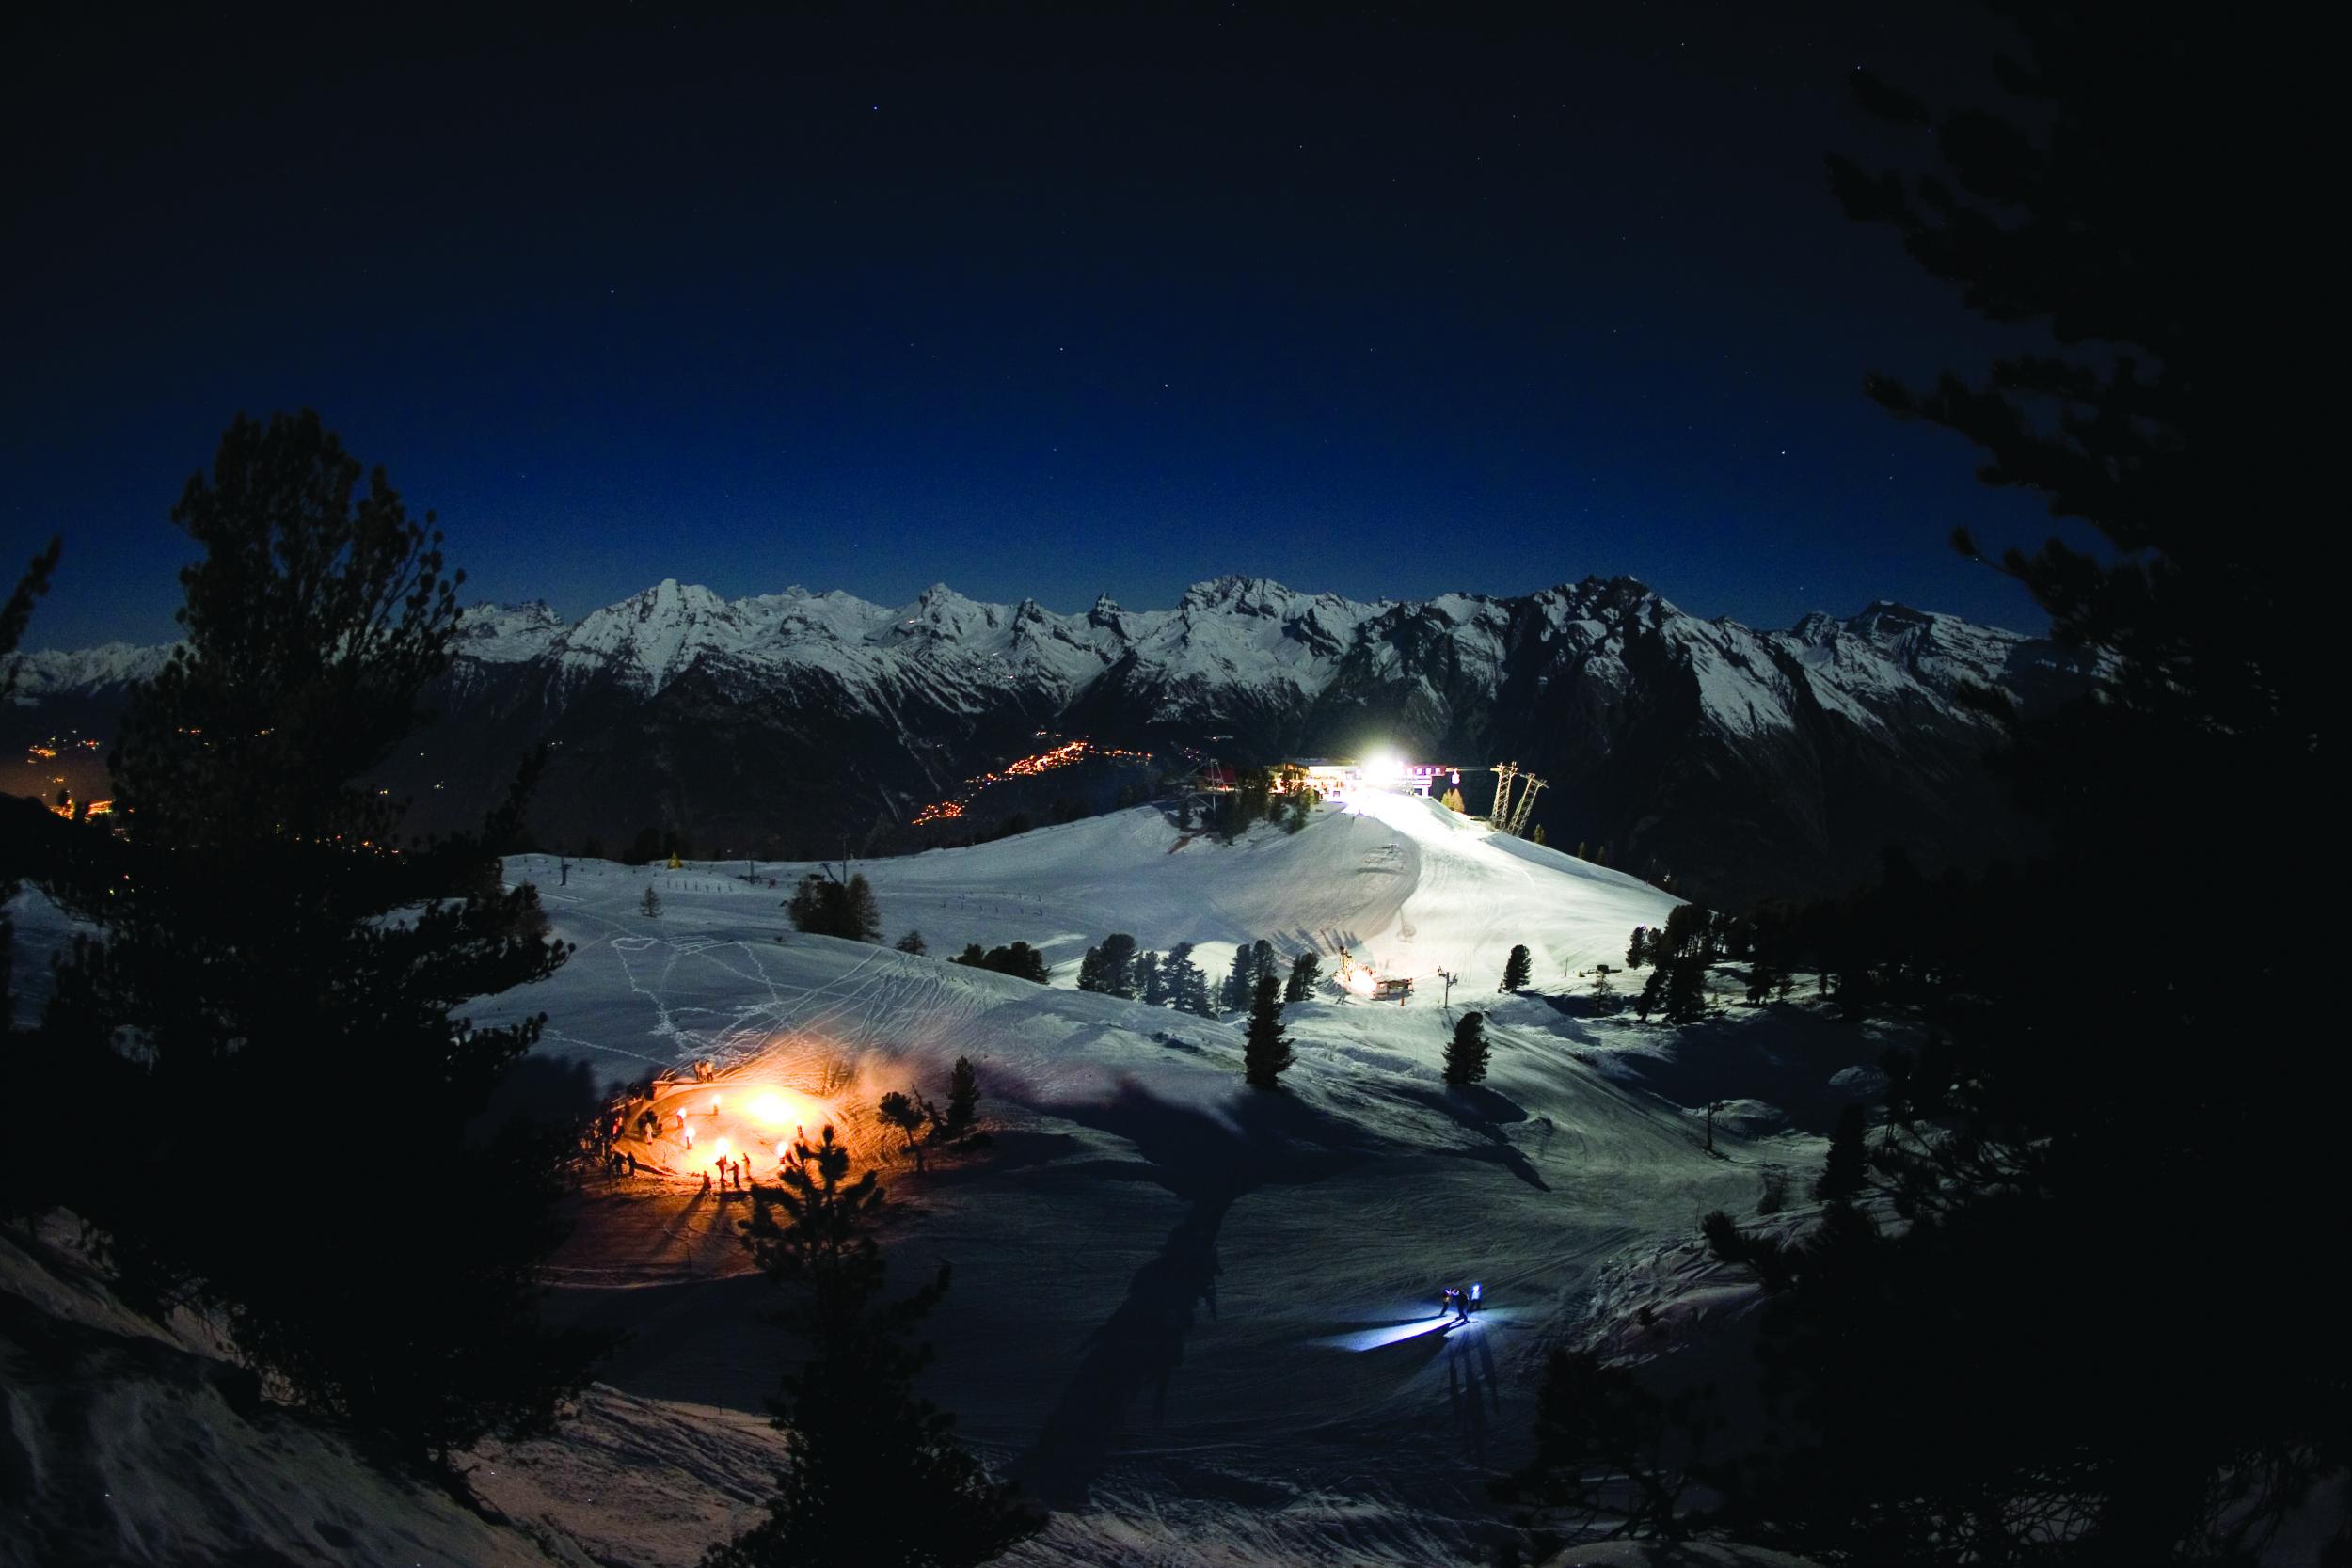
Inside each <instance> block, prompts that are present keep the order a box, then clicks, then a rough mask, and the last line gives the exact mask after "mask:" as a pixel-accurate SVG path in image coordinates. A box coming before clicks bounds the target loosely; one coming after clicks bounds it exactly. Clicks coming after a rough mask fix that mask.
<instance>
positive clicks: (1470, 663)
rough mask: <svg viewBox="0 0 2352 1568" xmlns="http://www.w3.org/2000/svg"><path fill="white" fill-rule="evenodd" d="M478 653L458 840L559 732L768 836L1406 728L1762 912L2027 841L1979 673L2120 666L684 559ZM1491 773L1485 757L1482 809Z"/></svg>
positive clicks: (1311, 750)
mask: <svg viewBox="0 0 2352 1568" xmlns="http://www.w3.org/2000/svg"><path fill="white" fill-rule="evenodd" d="M457 651H458V657H457V659H456V662H455V664H454V666H453V669H452V671H451V673H450V675H449V677H448V679H447V683H446V689H445V690H444V691H443V692H442V693H441V695H440V701H439V706H440V709H441V718H440V720H439V721H438V722H437V725H436V726H435V729H434V730H433V731H432V732H431V733H429V734H428V735H427V736H425V737H423V739H422V740H421V752H420V754H419V755H418V756H416V757H414V758H409V757H406V756H405V755H404V756H403V757H402V758H400V759H398V762H397V765H396V766H395V768H393V769H392V772H393V775H394V778H395V781H396V782H397V783H399V784H403V785H405V786H407V787H409V788H412V789H414V790H415V791H416V792H417V793H418V795H419V797H420V800H421V810H422V812H423V814H424V816H425V818H426V819H427V821H428V823H429V824H430V825H434V826H438V825H441V823H440V822H439V821H434V820H432V819H433V817H434V816H435V814H439V815H440V816H442V817H443V818H446V819H450V820H453V819H454V818H455V817H456V816H462V815H468V814H472V813H475V812H478V811H479V810H480V809H481V808H482V806H483V805H484V804H485V802H486V801H487V800H490V799H492V798H493V793H494V791H495V790H496V789H497V788H498V787H499V786H500V784H501V782H502V781H503V779H504V778H505V777H506V776H507V775H508V774H509V773H510V772H511V768H512V766H513V763H514V761H515V759H516V756H517V755H518V754H519V752H520V751H521V750H522V748H523V747H525V746H526V745H528V744H532V743H535V742H538V741H542V740H544V741H548V742H551V743H553V745H554V748H555V750H554V763H553V766H552V767H551V768H550V770H549V773H548V779H547V782H546V784H544V786H543V788H542V792H541V797H540V800H539V805H538V809H537V811H536V812H535V813H534V825H535V826H536V827H537V828H538V829H539V831H540V832H542V833H543V834H544V835H545V836H547V837H548V839H549V840H550V841H551V842H555V843H560V844H566V845H569V844H572V843H575V842H578V841H584V839H585V838H586V837H587V836H588V835H591V834H594V835H596V836H597V837H599V838H601V839H602V840H603V841H604V842H605V843H606V844H607V845H609V846H612V847H620V846H621V845H625V844H626V843H627V842H628V840H629V838H630V837H631V836H632V835H633V834H635V833H636V832H638V831H639V830H640V829H641V828H643V827H644V826H646V825H653V826H655V827H657V828H660V829H661V830H663V831H675V832H679V833H682V834H683V835H685V836H686V837H687V838H688V839H689V840H691V844H692V845H693V846H694V847H696V848H698V849H700V850H702V851H704V852H707V853H718V852H722V851H725V852H732V853H737V854H760V855H793V854H802V855H805V854H811V853H816V852H819V851H823V850H828V849H832V850H837V849H838V847H840V843H841V840H842V838H843V837H844V835H850V836H853V837H856V838H861V839H862V838H865V837H866V835H868V834H869V832H871V831H872V830H873V829H874V828H875V827H876V825H877V824H881V825H883V826H885V827H887V826H890V825H894V824H899V823H903V822H905V821H906V820H907V819H908V818H910V817H911V816H913V815H914V813H916V812H917V811H918V810H919V809H920V808H921V807H922V806H923V805H924V804H925V803H927V802H929V801H930V800H937V799H940V798H942V797H943V796H945V795H947V794H950V793H952V792H954V791H955V790H956V789H957V788H958V787H959V786H960V784H961V781H962V780H963V779H965V778H966V777H967V776H969V775H972V774H975V773H978V772H981V771H983V770H985V769H988V768H993V767H996V766H998V765H999V764H1001V763H1003V762H1004V761H1006V760H1007V759H1009V758H1010V757H1013V756H1017V755H1020V754H1022V753H1025V752H1030V751H1033V750H1036V749H1037V748H1036V736H1038V734H1039V732H1040V731H1045V732H1050V733H1058V734H1063V735H1069V736H1080V735H1084V736H1091V737H1093V738H1095V739H1096V740H1098V741H1101V742H1104V743H1106V744H1114V745H1120V746H1128V747H1134V748H1138V749H1151V750H1154V751H1156V752H1160V753H1161V754H1162V756H1163V757H1164V758H1166V759H1169V760H1172V752H1173V750H1174V749H1175V748H1179V747H1191V748H1194V749H1196V750H1202V751H1210V752H1216V754H1217V755H1219V756H1222V757H1227V758H1232V759H1237V760H1242V761H1270V760H1275V759H1279V758H1280V757H1282V756H1286V755H1346V754H1352V753H1356V752H1360V751H1363V750H1365V749H1367V748H1369V747H1372V746H1375V745H1393V746H1395V747H1397V748H1398V749H1400V750H1402V751H1405V752H1409V753H1411V754H1414V755H1416V756H1419V757H1422V758H1424V759H1426V760H1430V761H1438V762H1446V763H1454V764H1458V765H1462V766H1464V767H1466V768H1484V767H1486V765H1488V764H1492V763H1496V762H1502V761H1506V760H1517V761H1518V762H1519V763H1521V764H1522V765H1523V766H1525V767H1527V768H1532V769H1533V770H1534V771H1535V772H1537V773H1538V774H1540V775H1542V776H1544V777H1545V778H1547V779H1549V781H1550V785H1551V787H1550V788H1549V790H1548V791H1547V792H1546V793H1545V794H1544V795H1543V796H1542V797H1541V800H1540V803H1539V806H1538V809H1537V814H1536V816H1537V820H1539V821H1541V822H1543V823H1544V824H1545V826H1546V827H1547V829H1548V830H1549V836H1550V839H1551V842H1553V843H1554V844H1556V845H1561V846H1564V847H1575V846H1576V845H1577V844H1578V843H1580V842H1582V843H1586V844H1588V845H1591V846H1594V847H1599V846H1603V845H1606V846H1607V847H1608V848H1609V852H1610V863H1612V864H1617V865H1625V866H1628V867H1629V868H1632V869H1635V870H1649V871H1651V872H1653V873H1657V874H1664V873H1666V872H1675V873H1678V874H1680V876H1681V878H1682V881H1683V883H1684V885H1688V886H1692V887H1694V888H1696V889H1698V890H1700V891H1703V892H1708V893H1711V894H1713V895H1715V896H1717V897H1721V898H1725V899H1734V900H1736V899H1742V898H1747V897H1753V896H1761V895H1769V894H1773V893H1804V892H1817V891H1821V890H1825V889H1829V888H1835V887H1839V886H1843V885H1846V884H1847V883H1849V882H1851V881H1852V880H1853V879H1856V878H1857V877H1860V876H1863V875H1867V872H1868V870H1869V868H1870V867H1871V866H1872V865H1873V864H1874V863H1875V862H1876V860H1877V858H1878V855H1879V853H1880V851H1881V849H1882V848H1883V846H1884V845H1885V844H1886V843H1888V842H1899V843H1902V844H1905V845H1906V846H1908V847H1912V848H1913V849H1915V851H1917V852H1919V853H1920V854H1921V855H1922V856H1923V857H1924V858H1926V859H1928V860H1930V861H1931V862H1948V861H1953V860H1967V859H1974V858H1977V857H1979V856H1981V855H1983V854H1985V853H1988V852H1993V851H1995V850H1999V849H2002V848H2005V847H2010V845H2011V844H2012V843H2013V842H2014V833H2015V832H2016V824H2015V823H2014V821H2013V819H2011V818H2010V816H2009V815H2008V814H2007V812H2006V809H2005V808H2004V807H2003V805H2002V804H2001V798H2000V794H1999V791H1998V789H1997V788H1996V787H1995V786H1994V784H1993V783H1992V781H1991V779H1990V777H1989V775H1988V774H1987V772H1986V770H1985V768H1983V766H1982V758H1983V755H1984V753H1985V752H1986V750H1987V749H1988V748H1989V747H1990V746H1991V745H1992V744H1993V743H1994V740H1995V738H1996V731H1995V729H1994V725H1993V723H1992V721H1990V720H1988V719H1987V718H1986V717H1985V715H1984V714H1983V712H1982V711H1981V709H1980V708H1979V706H1976V705H1972V704H1970V703H1969V702H1968V701H1967V700H1966V699H1965V697H1964V692H1965V691H1966V689H1968V688H1969V687H1971V686H1980V687H1990V688H1994V689H2000V690H2003V691H2006V692H2007V693H2008V694H2010V696H2011V697H2013V698H2014V699H2016V700H2018V701H2019V702H2021V703H2022V704H2024V705H2026V706H2027V707H2028V708H2031V707H2034V706H2037V705H2041V704H2042V703H2045V702H2048V701H2050V700H2053V699H2054V698H2056V697H2058V696H2062V695H2064V694H2067V693H2070V692H2072V691H2074V690H2078V689H2080V688H2081V686H2082V685H2083V683H2084V680H2085V678H2086V677H2085V674H2084V670H2085V664H2084V661H2083V659H2082V658H2081V657H2079V656H2076V655H2074V654H2071V653H2068V652H2066V651H2064V650H2061V649H2059V648H2058V647H2056V646H2055V645H2053V644H2051V643H2049V642H2046V641H2039V640H2035V639H2029V638H2025V637H2020V636H2018V635H2016V634H2014V633H2011V632H2007V631H2001V630H1998V629H1995V628H1992V627H1987V626H1977V625H1974V624H1971V623H1968V622H1965V621H1961V620H1958V619H1956V618H1954V617H1951V616H1947V615H1936V614H1929V613H1923V612H1920V611H1917V610H1909V609H1906V608H1904V607H1902V606H1900V605H1896V604H1891V603H1879V604H1874V605H1872V606H1870V607H1869V608H1867V610H1863V611H1862V612H1861V613H1860V614H1858V615H1854V616H1851V617H1849V618H1845V619H1838V618H1836V617H1832V616H1828V615H1822V614H1815V615H1809V616H1807V617H1806V618H1805V619H1804V620H1803V621H1801V622H1799V623H1798V624H1797V625H1796V626H1792V627H1789V628H1788V629H1787V630H1782V631H1757V630H1754V629H1751V628H1750V627H1747V626H1740V625H1739V624H1738V623H1735V622H1731V621H1725V620H1704V619H1701V618H1698V617H1696V616H1692V615H1689V614H1686V613H1684V612H1683V611H1682V610H1677V608H1676V607H1675V606H1674V605H1673V604H1671V603H1669V602H1668V601H1666V600H1665V599H1663V598H1661V597H1660V596H1659V595H1658V594H1655V593H1653V592H1651V591H1650V590H1649V589H1648V588H1646V587H1645V586H1644V585H1642V584H1641V583H1638V582H1635V581H1632V580H1631V579H1629V578H1614V579H1609V580H1603V579H1600V578H1586V579H1585V580H1584V581H1582V582H1579V583H1575V584H1571V585H1565V586H1562V587H1556V588H1548V589H1544V590H1541V591H1539V592H1536V593H1533V594H1521V595H1517V596H1510V597H1494V596H1488V595H1484V594H1444V595H1441V596H1438V597H1436V598H1431V599H1424V600H1417V601H1400V600H1382V601H1379V602H1376V603H1369V604H1367V603H1360V602H1357V601H1353V600H1348V599H1343V598H1340V597H1338V596H1336V595H1333V594H1303V593H1299V592H1296V591H1294V590H1292V589H1289V588H1285V587H1283V586H1282V585H1280V584H1279V583H1275V582H1270V581H1267V580H1264V579H1263V578H1242V577H1226V578H1216V579H1215V580H1213V581H1207V582H1201V583H1198V584H1195V585H1194V586H1193V587H1192V588H1190V589H1189V590H1187V591H1186V592H1185V594H1184V596H1183V597H1182V599H1180V600H1179V601H1178V603H1177V604H1176V605H1175V606H1174V607H1173V608H1171V609H1168V610H1126V609H1122V608H1121V607H1120V606H1119V605H1118V604H1115V603H1113V602H1112V601H1111V600H1110V599H1108V598H1107V597H1105V598H1102V599H1099V600H1097V601H1096V603H1095V604H1094V605H1093V606H1092V607H1091V608H1090V609H1089V610H1086V611H1084V612H1083V613H1075V614H1060V613H1057V612H1055V611H1053V610H1047V609H1045V608H1043V607H1042V606H1041V605H1039V604H1037V603H1036V602H1035V601H1033V600H1023V601H1022V602H1021V603H1020V604H1017V605H997V604H983V603H978V602H976V601H974V600H971V599H968V598H965V597H964V596H962V595H961V594H957V593H955V592H954V591H953V590H951V589H949V588H947V587H946V586H944V585H943V586H937V587H933V588H931V589H929V590H927V591H926V592H925V593H924V594H921V595H920V596H919V597H918V598H916V599H915V600H914V602H913V603H911V604H906V605H899V606H895V607H892V606H882V605H876V604H869V603H867V602H866V601H865V600H862V599H858V598H855V597H852V596H851V595H850V594H842V593H837V592H835V593H824V594H817V593H810V592H808V591H806V590H803V589H800V588H788V589H787V590H785V591H784V592H783V593H781V594H761V595H756V596H754V597H749V598H741V599H733V600H729V599H723V598H722V597H720V596H719V595H718V594H714V593H712V592H711V591H710V590H708V589H707V588H701V587H695V586H691V585H683V584H680V583H678V582H676V581H675V580H665V581H663V582H661V583H660V584H658V585H656V586H654V587H652V588H648V589H646V590H645V591H644V593H642V594H637V595H636V596H635V597H633V598H629V599H626V600H623V601H622V602H620V603H618V604H614V605H609V606H607V607H605V608H604V609H601V610H596V611H594V612H593V613H591V614H589V615H587V616H586V617H584V618H582V619H580V620H579V621H577V622H567V621H566V620H565V619H564V617H563V616H561V615H559V614H557V613H556V612H555V611H554V610H550V609H549V608H548V606H546V605H544V604H525V605H484V606H478V607H476V608H474V609H472V610H469V611H468V613H467V615H466V618H465V621H464V624H463V626H462V629H461V632H460V636H459V639H458V644H457ZM166 655H167V649H162V648H134V647H128V646H125V645H123V644H119V643H118V644H109V645H107V646H105V647H102V648H93V649H87V650H83V651H79V652H73V653H37V654H31V655H27V656H25V657H24V660H23V663H22V666H21V668H20V670H19V673H18V680H17V690H16V695H15V703H16V704H17V705H18V710H19V711H18V713H17V714H16V715H14V716H12V717H13V718H14V719H15V721H17V722H18V723H19V726H20V727H23V725H24V722H25V721H33V720H36V719H37V718H38V719H40V720H44V721H45V720H50V719H54V718H55V717H56V716H57V715H59V714H63V715H66V716H68V717H69V718H70V719H71V720H72V721H74V722H78V723H83V724H85V725H86V727H87V726H96V727H98V728H103V725H104V722H105V720H106V716H107V712H108V710H109V709H111V708H113V707H116V706H119V701H120V698H121V695H122V693H123V692H124V691H125V690H127V688H128V683H130V682H133V681H135V680H138V679H140V678H143V677H144V676H145V675H147V674H149V673H152V672H153V670H154V669H156V668H157V667H158V666H159V665H160V664H161V662H162V660H163V658H164V657H166ZM436 786H437V787H436ZM1088 787H1090V788H1097V789H1103V790H1107V788H1108V787H1112V786H1109V785H1105V784H1103V783H1102V781H1101V780H1099V779H1098V780H1096V781H1095V782H1094V783H1093V784H1089V786H1088ZM1488 787H1490V786H1489V785H1487V784H1486V779H1485V777H1484V775H1483V774H1480V775H1470V774H1466V776H1465V791H1466V793H1467V794H1468V795H1469V796H1470V805H1471V807H1472V809H1477V808H1479V807H1480V806H1482V805H1483V804H1484V796H1485V792H1486V788H1488ZM1080 803H1081V804H1083V803H1086V802H1080ZM1093 803H1103V802H1093Z"/></svg>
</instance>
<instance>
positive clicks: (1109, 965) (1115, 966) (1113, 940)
mask: <svg viewBox="0 0 2352 1568" xmlns="http://www.w3.org/2000/svg"><path fill="white" fill-rule="evenodd" d="M1102 955H1103V960H1102V961H1103V974H1102V989H1103V990H1104V991H1106V992H1108V993H1109V994H1111V995H1113V996H1124V997H1130V998H1132V997H1133V996H1134V995H1135V994H1136V939H1135V938H1133V937H1131V936H1129V935H1128V934H1127V933H1126V932H1124V931H1113V932H1112V933H1111V934H1110V935H1109V936H1106V937H1104V939H1103V947H1102Z"/></svg>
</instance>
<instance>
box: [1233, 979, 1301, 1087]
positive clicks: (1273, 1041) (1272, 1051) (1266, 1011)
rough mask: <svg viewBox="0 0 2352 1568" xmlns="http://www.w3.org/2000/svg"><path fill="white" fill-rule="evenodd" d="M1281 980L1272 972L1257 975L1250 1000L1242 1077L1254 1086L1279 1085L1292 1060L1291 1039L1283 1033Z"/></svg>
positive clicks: (1243, 1051) (1243, 1049)
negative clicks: (1278, 1081)
mask: <svg viewBox="0 0 2352 1568" xmlns="http://www.w3.org/2000/svg"><path fill="white" fill-rule="evenodd" d="M1280 990H1281V985H1280V982H1279V981H1278V980H1276V979H1275V977H1274V976H1273V975H1271V974H1261V975H1259V976H1258V979H1257V982H1256V985H1255V987H1254V988H1253V990H1252V992H1251V996H1250V1001H1249V1027H1248V1035H1247V1041H1248V1043H1247V1044H1246V1045H1244V1047H1243V1048H1242V1058H1241V1059H1242V1076H1243V1077H1244V1078H1245V1079H1246V1080H1247V1081H1248V1084H1249V1086H1250V1087H1251V1088H1253V1089H1271V1088H1279V1086H1280V1085H1279V1084H1278V1083H1277V1082H1276V1080H1278V1079H1279V1078H1280V1077H1281V1075H1282V1074H1283V1073H1284V1072H1286V1071H1288V1070H1289V1069H1290V1065H1291V1062H1292V1060H1293V1058H1292V1055H1291V1042H1290V1040H1289V1038H1288V1037H1286V1036H1285V1035H1284V1034H1283V1033H1282V1001H1281V997H1280V995H1279V992H1280Z"/></svg>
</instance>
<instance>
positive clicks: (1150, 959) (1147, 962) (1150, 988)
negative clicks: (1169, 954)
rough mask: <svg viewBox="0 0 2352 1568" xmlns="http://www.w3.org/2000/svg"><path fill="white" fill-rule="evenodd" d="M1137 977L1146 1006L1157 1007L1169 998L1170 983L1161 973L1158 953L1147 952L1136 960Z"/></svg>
mask: <svg viewBox="0 0 2352 1568" xmlns="http://www.w3.org/2000/svg"><path fill="white" fill-rule="evenodd" d="M1136 981H1137V983H1138V989H1139V991H1140V1000H1141V1001H1142V1003H1143V1005H1144V1006H1147V1007H1156V1006H1160V1005H1161V1004H1162V1003H1164V1002H1166V1001H1167V1000H1168V983H1167V981H1166V979H1165V978H1164V977H1163V976H1162V974H1161V973H1160V956H1159V955H1158V954H1157V953H1146V954H1144V955H1143V956H1142V957H1141V958H1137V959H1136Z"/></svg>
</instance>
